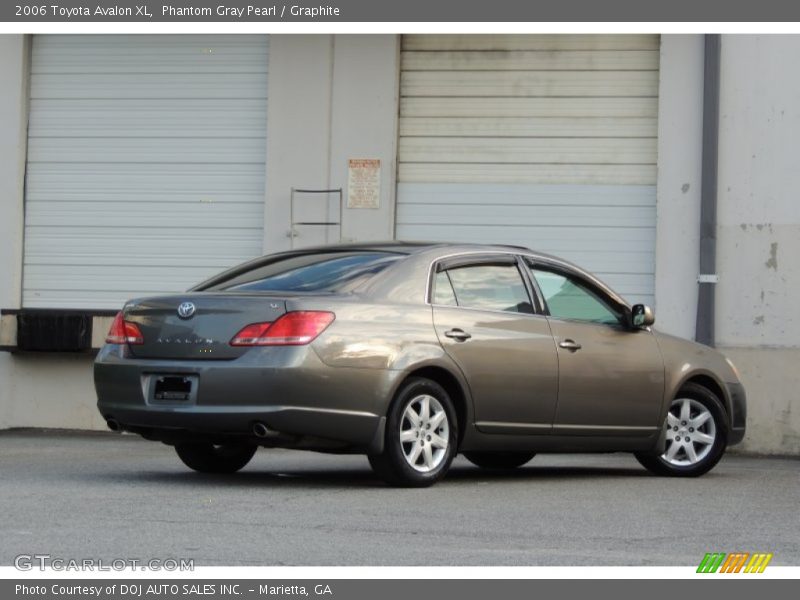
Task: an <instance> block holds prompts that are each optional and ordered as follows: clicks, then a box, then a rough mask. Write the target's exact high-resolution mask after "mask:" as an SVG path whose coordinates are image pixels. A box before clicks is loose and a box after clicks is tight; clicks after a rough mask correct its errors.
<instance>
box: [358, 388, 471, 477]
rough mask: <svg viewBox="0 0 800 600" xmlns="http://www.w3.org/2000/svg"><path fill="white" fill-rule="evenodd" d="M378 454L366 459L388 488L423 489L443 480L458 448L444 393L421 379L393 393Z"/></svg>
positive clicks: (452, 413) (451, 411) (451, 412)
mask: <svg viewBox="0 0 800 600" xmlns="http://www.w3.org/2000/svg"><path fill="white" fill-rule="evenodd" d="M385 435H386V438H385V441H384V450H383V453H382V454H376V455H370V456H369V463H370V465H371V466H372V469H373V470H374V471H375V473H376V474H377V475H378V476H379V477H381V478H382V479H383V480H385V481H386V482H387V483H389V484H391V485H397V486H403V487H425V486H429V485H432V484H434V483H436V482H437V481H439V480H440V479H441V478H442V477H444V475H445V473H447V470H448V469H449V468H450V463H451V462H453V457H454V456H455V453H456V447H457V445H458V419H457V418H456V412H455V409H454V408H453V403H452V401H451V400H450V396H449V395H448V394H447V392H446V391H445V389H444V388H443V387H442V386H440V385H439V384H438V383H436V382H435V381H432V380H430V379H425V378H422V377H415V378H413V379H409V380H408V381H407V382H406V383H405V384H404V385H403V386H402V387H401V388H400V391H399V392H398V393H397V396H396V397H395V400H394V402H392V406H391V408H390V409H389V415H388V418H387V420H386V434H385Z"/></svg>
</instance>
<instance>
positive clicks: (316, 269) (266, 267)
mask: <svg viewBox="0 0 800 600" xmlns="http://www.w3.org/2000/svg"><path fill="white" fill-rule="evenodd" d="M401 258H403V255H402V254H394V253H390V252H320V253H316V254H301V255H295V256H288V257H286V258H283V259H281V260H277V261H271V262H268V263H266V264H263V265H257V266H254V267H253V268H252V269H250V270H248V271H246V272H244V273H239V274H237V275H235V276H233V277H230V278H228V279H224V280H222V281H219V282H217V283H215V284H214V285H212V286H210V287H208V288H206V289H205V291H223V290H225V291H243V292H244V291H247V292H276V291H279V292H314V293H344V292H349V291H352V290H354V289H356V288H357V287H359V286H360V285H362V284H364V283H365V282H366V281H368V280H369V279H370V278H372V277H374V276H375V275H376V274H377V273H379V272H381V271H383V270H384V269H385V268H386V267H388V266H389V265H391V264H392V263H393V262H395V261H397V260H399V259H401Z"/></svg>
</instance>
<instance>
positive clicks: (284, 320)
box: [231, 310, 336, 346]
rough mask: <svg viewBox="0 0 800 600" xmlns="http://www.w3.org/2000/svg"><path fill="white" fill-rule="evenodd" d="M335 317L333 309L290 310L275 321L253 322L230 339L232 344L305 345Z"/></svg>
mask: <svg viewBox="0 0 800 600" xmlns="http://www.w3.org/2000/svg"><path fill="white" fill-rule="evenodd" d="M335 318H336V315H334V314H333V313H332V312H326V311H319V310H302V311H297V312H288V313H286V314H284V315H282V316H281V317H279V318H278V319H277V320H275V321H274V322H272V323H253V324H251V325H248V326H247V327H244V328H243V329H242V330H241V331H240V332H239V333H237V334H236V335H235V336H234V337H233V339H232V340H231V346H303V345H305V344H309V343H311V342H313V341H314V340H315V339H316V338H317V337H318V336H319V334H320V333H322V332H323V331H325V329H326V328H327V327H328V325H330V324H331V323H333V320H334V319H335Z"/></svg>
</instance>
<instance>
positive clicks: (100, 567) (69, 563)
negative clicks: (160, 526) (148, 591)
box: [14, 554, 194, 571]
mask: <svg viewBox="0 0 800 600" xmlns="http://www.w3.org/2000/svg"><path fill="white" fill-rule="evenodd" d="M14 567H15V568H16V569H17V570H19V571H35V570H39V571H47V570H51V571H128V570H132V571H194V559H193V558H150V559H146V560H142V559H139V558H112V559H111V560H104V559H102V558H63V557H59V556H51V555H50V554H19V555H18V556H16V557H14Z"/></svg>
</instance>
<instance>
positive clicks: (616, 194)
mask: <svg viewBox="0 0 800 600" xmlns="http://www.w3.org/2000/svg"><path fill="white" fill-rule="evenodd" d="M798 57H800V37H798V36H755V35H753V36H727V35H726V36H722V39H721V52H720V60H719V69H720V76H719V97H720V100H719V112H718V117H717V122H718V125H719V133H718V137H717V142H718V148H719V150H718V154H717V161H716V165H717V172H718V178H717V190H718V192H717V196H716V208H717V214H718V217H717V223H716V227H715V229H714V233H715V235H716V248H717V261H716V273H714V275H716V276H717V278H718V279H717V283H716V284H713V285H714V286H715V288H716V290H715V291H716V300H715V303H714V311H713V318H714V325H715V329H716V345H717V346H718V347H720V349H722V350H723V351H724V352H725V353H726V354H728V355H729V356H730V358H731V359H732V360H733V361H734V363H735V364H736V365H737V367H738V368H739V370H740V371H741V373H742V377H743V379H744V382H745V384H746V386H747V389H748V394H749V407H750V414H749V417H750V418H749V423H748V426H749V431H748V436H747V438H746V442H745V445H744V446H743V448H744V449H746V450H749V451H754V452H766V453H785V454H798V453H800V400H799V399H798V394H797V393H796V390H797V389H798V388H799V387H800V375H798V374H797V369H796V368H795V367H796V365H797V364H799V359H800V349H799V348H800V323H799V322H798V317H797V316H795V315H794V312H793V310H792V309H793V307H794V303H795V301H796V300H798V299H800V278H799V277H798V268H799V267H798V266H797V264H796V263H795V261H794V256H795V255H797V253H798V250H800V202H798V201H797V200H796V199H795V197H794V190H795V189H796V186H795V185H794V184H795V183H796V181H795V180H796V179H798V178H800V169H798V166H800V165H798V162H800V153H798V151H797V150H796V149H795V148H794V140H795V139H797V137H798V134H800V113H798V111H797V110H796V108H795V107H796V106H797V105H798V100H800V76H797V75H796V74H794V73H793V71H791V69H787V68H786V66H785V65H787V64H792V63H793V61H794V59H796V58H798ZM705 59H706V51H705V44H704V36H698V35H665V36H657V35H480V36H472V35H443V36H438V35H411V36H396V35H291V36H282V35H272V36H266V35H262V36H239V35H235V36H219V35H180V36H178V35H175V36H172V35H162V36H119V35H115V36H77V35H76V36H73V35H70V36H59V35H41V36H39V35H37V36H12V35H6V36H0V81H1V82H2V84H3V85H2V86H0V159H2V160H0V258H2V260H1V261H0V308H2V309H4V311H5V312H4V315H3V318H2V328H1V329H0V346H3V347H5V348H6V349H7V350H16V349H18V345H17V333H18V332H17V315H18V314H19V312H20V311H22V312H23V313H36V311H46V312H53V311H57V312H58V311H61V312H64V314H66V313H67V312H68V313H69V314H79V315H84V316H87V318H88V319H89V320H90V321H91V322H92V323H93V330H94V331H93V332H92V335H93V337H94V345H97V344H98V343H100V341H101V340H102V337H103V336H104V333H105V327H106V325H107V321H108V315H109V314H112V313H113V312H114V311H115V310H118V309H119V307H120V306H121V305H122V303H123V302H124V301H125V300H126V299H127V298H129V297H133V296H140V295H146V294H151V293H162V292H177V291H181V290H184V289H186V288H188V287H189V286H191V285H192V284H194V283H196V282H198V281H200V280H202V279H204V278H205V277H207V276H209V275H211V274H213V273H215V272H218V271H220V270H222V269H223V268H225V267H228V266H230V265H233V264H236V263H238V262H242V261H244V260H247V259H249V258H252V257H254V256H257V255H259V254H262V253H264V252H271V251H276V250H283V249H288V248H290V247H292V246H294V247H300V246H304V245H313V244H319V243H326V242H337V241H340V240H341V241H368V240H385V239H392V238H397V239H424V240H446V241H474V242H487V243H490V242H496V243H509V244H522V245H526V246H530V247H533V248H536V249H538V250H542V251H546V252H552V253H554V254H558V255H560V256H563V257H565V258H567V259H570V260H572V261H574V262H576V263H578V264H580V265H582V266H584V267H586V268H588V269H589V270H591V271H593V272H595V273H597V274H598V275H599V276H600V277H601V278H603V279H604V280H606V281H607V282H608V283H609V284H610V285H611V286H612V287H614V288H615V289H617V290H618V291H619V292H620V293H621V294H622V295H623V296H625V297H626V298H628V299H629V300H631V301H637V302H646V303H648V304H651V305H653V306H654V307H655V309H656V315H657V326H658V327H659V328H660V329H662V330H664V331H667V332H670V333H674V334H676V335H680V336H682V337H688V338H692V337H693V336H694V334H695V326H696V315H697V306H698V275H699V271H698V264H699V263H698V260H699V259H698V257H699V252H700V231H701V229H700V205H701V185H702V182H703V177H704V175H705V177H708V176H709V174H708V169H706V172H705V173H704V169H703V160H702V155H703V131H704V119H705V124H706V125H707V120H708V119H709V115H708V112H707V110H706V112H705V113H704V104H703V100H704V94H706V93H707V91H706V90H707V82H708V75H707V71H706V67H705V66H704V65H705ZM365 159H366V163H365V162H364V160H365ZM351 161H360V162H357V163H353V162H351ZM353 164H369V165H371V166H372V167H373V168H372V169H371V171H370V173H369V176H370V177H371V179H370V181H369V185H368V190H367V192H368V193H367V198H366V201H364V198H361V199H360V200H359V198H356V197H355V194H354V191H355V190H354V188H355V186H356V185H358V183H357V182H355V179H354V177H357V176H358V174H357V173H355V174H354V169H352V168H350V167H351V166H352V165H353ZM378 165H379V168H377V169H376V168H374V167H376V166H378ZM303 190H306V191H308V190H314V191H315V192H319V191H321V190H329V191H328V192H325V193H314V194H309V193H306V192H304V191H303ZM330 190H334V191H330ZM338 190H341V196H340V194H339V192H338ZM340 202H341V207H340ZM307 222H314V223H338V225H324V226H310V225H302V224H299V223H307ZM94 402H95V398H94V393H93V388H92V376H91V355H90V354H87V353H66V352H59V353H54V352H17V351H14V352H2V353H0V427H60V428H97V429H99V428H103V427H104V424H103V422H102V419H101V418H100V416H99V414H96V410H95V408H94ZM793 409H794V410H793Z"/></svg>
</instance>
